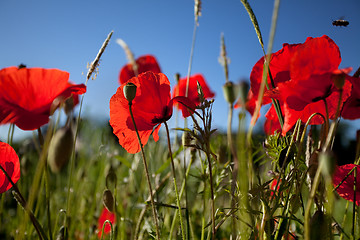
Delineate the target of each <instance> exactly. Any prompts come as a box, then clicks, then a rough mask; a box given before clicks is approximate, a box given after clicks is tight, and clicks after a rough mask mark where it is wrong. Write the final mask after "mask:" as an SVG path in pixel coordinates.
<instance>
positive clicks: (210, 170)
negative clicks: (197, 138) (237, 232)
mask: <svg viewBox="0 0 360 240" xmlns="http://www.w3.org/2000/svg"><path fill="white" fill-rule="evenodd" d="M206 144H207V146H206V158H207V160H208V164H209V178H210V179H209V180H210V194H211V227H212V239H215V234H216V229H215V197H214V186H213V174H212V164H211V156H210V143H209V142H207V143H206Z"/></svg>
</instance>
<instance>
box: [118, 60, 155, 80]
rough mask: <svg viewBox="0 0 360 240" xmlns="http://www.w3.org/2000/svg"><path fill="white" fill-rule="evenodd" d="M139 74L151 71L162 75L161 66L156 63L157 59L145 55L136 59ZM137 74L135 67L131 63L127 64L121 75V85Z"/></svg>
mask: <svg viewBox="0 0 360 240" xmlns="http://www.w3.org/2000/svg"><path fill="white" fill-rule="evenodd" d="M135 62H136V66H137V74H140V73H143V72H147V71H151V72H154V73H161V70H160V66H159V64H158V62H157V61H156V58H155V57H154V56H152V55H144V56H141V57H139V58H138V59H136V61H135ZM137 74H135V72H134V68H133V65H132V64H131V63H129V64H126V65H125V66H124V67H123V68H122V69H121V70H120V74H119V83H120V84H123V83H126V82H127V81H128V80H129V79H131V78H132V77H135V76H136V75H137Z"/></svg>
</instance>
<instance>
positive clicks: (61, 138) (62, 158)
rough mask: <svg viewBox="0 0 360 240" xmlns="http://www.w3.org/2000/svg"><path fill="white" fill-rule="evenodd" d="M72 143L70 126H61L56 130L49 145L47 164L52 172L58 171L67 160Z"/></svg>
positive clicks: (72, 137)
mask: <svg viewBox="0 0 360 240" xmlns="http://www.w3.org/2000/svg"><path fill="white" fill-rule="evenodd" d="M73 145H74V136H73V132H72V130H71V128H69V127H63V128H60V129H59V130H57V131H56V133H55V134H54V136H53V137H52V139H51V141H50V145H49V153H48V164H49V166H50V169H51V171H52V172H54V173H58V172H60V170H61V169H62V168H63V166H64V165H65V164H66V163H67V162H68V161H69V159H70V157H71V153H72V150H73Z"/></svg>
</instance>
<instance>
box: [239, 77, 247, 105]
mask: <svg viewBox="0 0 360 240" xmlns="http://www.w3.org/2000/svg"><path fill="white" fill-rule="evenodd" d="M239 88H240V100H241V104H243V105H245V103H246V99H247V95H248V92H249V84H248V83H247V82H245V81H241V82H240V84H239Z"/></svg>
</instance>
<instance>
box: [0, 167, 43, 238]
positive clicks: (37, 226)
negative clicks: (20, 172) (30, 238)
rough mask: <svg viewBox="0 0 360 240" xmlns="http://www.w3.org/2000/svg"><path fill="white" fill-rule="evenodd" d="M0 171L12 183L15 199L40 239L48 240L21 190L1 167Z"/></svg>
mask: <svg viewBox="0 0 360 240" xmlns="http://www.w3.org/2000/svg"><path fill="white" fill-rule="evenodd" d="M0 170H1V171H2V172H3V173H4V174H5V177H6V178H7V179H8V181H9V182H10V183H11V185H12V187H13V192H14V193H15V194H14V197H15V199H16V200H17V202H18V203H19V204H20V205H21V206H22V207H23V208H24V210H25V212H26V213H27V214H28V215H29V217H30V220H31V222H32V224H33V225H34V228H35V230H36V232H37V234H38V235H39V238H40V239H44V240H47V239H48V238H47V236H46V234H45V231H44V229H43V228H42V227H41V225H40V223H39V222H38V220H37V219H36V217H35V216H34V214H33V213H32V212H31V211H30V210H29V208H28V207H27V205H26V201H25V199H24V197H23V196H22V194H21V192H20V190H19V188H18V187H17V186H16V184H15V183H14V182H13V181H12V179H11V177H10V176H9V174H8V173H7V172H6V171H5V169H4V168H3V167H2V166H1V165H0Z"/></svg>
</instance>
